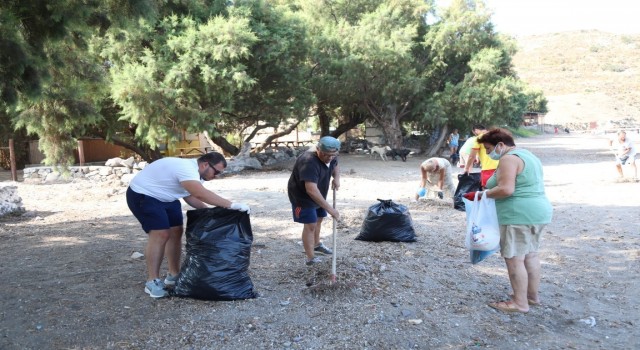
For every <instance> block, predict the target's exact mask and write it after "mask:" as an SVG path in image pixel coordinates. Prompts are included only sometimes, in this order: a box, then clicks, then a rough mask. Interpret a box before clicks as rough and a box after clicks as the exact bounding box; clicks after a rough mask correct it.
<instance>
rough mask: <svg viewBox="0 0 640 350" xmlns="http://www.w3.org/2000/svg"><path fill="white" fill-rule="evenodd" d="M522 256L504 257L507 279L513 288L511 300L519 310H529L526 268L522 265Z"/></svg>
mask: <svg viewBox="0 0 640 350" xmlns="http://www.w3.org/2000/svg"><path fill="white" fill-rule="evenodd" d="M524 259H525V257H524V256H514V257H513V258H505V259H504V261H505V262H506V264H507V272H508V273H509V281H511V288H512V289H513V299H512V302H513V303H514V304H515V306H516V307H517V308H518V309H519V310H521V311H529V302H528V301H527V284H528V281H527V280H528V276H527V269H526V268H525V266H524Z"/></svg>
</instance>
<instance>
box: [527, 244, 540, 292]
mask: <svg viewBox="0 0 640 350" xmlns="http://www.w3.org/2000/svg"><path fill="white" fill-rule="evenodd" d="M524 267H525V269H526V270H527V277H528V284H527V299H529V300H531V301H534V302H536V303H540V296H539V295H538V289H539V288H540V257H539V256H538V253H536V252H533V253H529V254H527V255H525V257H524Z"/></svg>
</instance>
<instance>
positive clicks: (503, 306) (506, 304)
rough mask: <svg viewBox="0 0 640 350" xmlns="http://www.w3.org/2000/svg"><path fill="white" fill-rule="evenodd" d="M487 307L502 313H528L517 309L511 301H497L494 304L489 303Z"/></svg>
mask: <svg viewBox="0 0 640 350" xmlns="http://www.w3.org/2000/svg"><path fill="white" fill-rule="evenodd" d="M487 305H489V306H490V307H492V308H494V309H496V310H499V311H502V312H520V313H523V314H526V313H527V312H529V311H522V310H520V309H518V307H517V306H516V304H515V303H514V302H512V301H498V302H495V303H489V304H487Z"/></svg>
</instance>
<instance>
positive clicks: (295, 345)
mask: <svg viewBox="0 0 640 350" xmlns="http://www.w3.org/2000/svg"><path fill="white" fill-rule="evenodd" d="M516 141H517V144H518V145H519V146H521V147H525V148H527V149H530V150H531V151H533V152H534V153H535V154H537V155H538V156H539V157H540V158H541V160H542V161H543V164H544V166H545V184H546V188H547V193H548V195H549V197H550V199H551V201H552V203H553V206H554V220H553V223H551V224H550V225H548V227H547V229H546V230H545V234H544V239H543V243H542V249H541V256H542V264H543V277H542V285H541V299H542V306H538V307H532V308H531V310H530V312H529V313H528V314H504V313H500V312H497V311H495V310H493V309H491V308H489V307H488V306H487V303H488V302H491V301H495V300H499V299H504V298H507V297H508V295H509V294H510V286H509V281H508V277H507V273H506V268H505V265H504V261H503V260H502V259H501V258H500V257H499V255H494V256H491V257H489V258H488V259H487V260H485V261H483V262H482V263H480V264H477V265H472V264H470V263H469V258H468V252H467V251H466V250H465V247H464V231H465V214H464V213H463V212H459V211H456V210H454V209H452V205H451V201H450V200H439V199H427V200H421V201H420V202H417V203H416V202H411V201H410V198H411V197H412V196H413V192H414V191H415V189H416V187H417V185H418V181H419V173H418V166H419V164H420V162H421V161H422V160H423V159H422V157H410V158H408V159H407V162H401V161H391V160H390V161H387V162H383V161H381V160H372V159H370V158H369V157H368V156H366V155H341V156H340V162H341V167H342V173H343V175H342V188H341V189H340V190H339V191H338V200H337V202H338V205H337V206H338V208H339V210H340V211H341V215H342V216H343V221H342V222H341V223H340V224H339V225H338V227H337V231H338V236H337V239H338V244H337V261H338V267H337V272H338V284H337V285H334V286H328V285H327V282H328V280H329V275H330V271H331V262H330V259H328V258H325V261H324V262H323V263H321V264H318V265H316V266H313V267H311V268H309V267H307V266H305V265H304V263H303V260H304V255H303V253H302V246H301V242H300V232H301V230H302V228H301V226H300V225H299V224H295V223H293V222H292V221H291V213H290V205H289V203H288V200H287V196H286V182H287V179H288V177H289V171H288V170H287V169H283V170H270V171H261V172H245V173H242V174H239V175H234V176H227V177H226V178H223V179H220V180H215V181H212V182H210V183H208V184H207V186H208V187H209V188H211V189H213V190H214V191H216V192H218V193H219V194H221V195H222V196H225V197H227V198H231V199H234V200H237V201H244V202H247V203H249V204H250V205H251V208H252V212H251V222H252V229H253V234H254V244H253V247H252V251H251V254H252V255H251V266H250V274H251V278H252V281H253V283H254V285H255V289H256V291H257V292H258V293H259V294H260V297H258V298H256V299H251V300H244V301H233V302H214V301H200V300H194V299H185V298H165V299H160V300H154V299H152V298H149V297H148V296H147V295H146V294H145V293H144V292H143V286H144V280H145V276H146V274H145V265H144V261H143V260H140V259H133V258H132V257H131V256H132V253H134V252H143V251H144V245H145V243H146V235H145V234H144V232H143V231H142V230H141V229H140V227H139V224H138V223H137V221H136V220H135V219H134V218H133V216H132V215H131V214H130V213H129V211H128V209H127V206H126V203H125V199H124V191H125V189H124V188H122V187H117V186H115V185H110V184H100V185H96V184H92V183H89V182H84V181H83V182H78V183H66V184H54V185H34V184H25V183H22V182H19V183H17V185H18V191H19V195H20V196H21V197H22V199H23V203H24V206H25V208H26V209H27V212H26V213H25V214H24V215H22V216H20V217H5V218H2V219H0V238H1V239H2V241H3V244H2V245H1V246H0V257H1V258H0V278H1V279H2V281H3V282H4V283H3V289H2V290H3V293H1V294H0V348H1V349H158V348H161V347H164V348H169V349H288V348H291V349H468V348H492V349H567V348H569V349H632V348H640V340H639V339H640V331H639V329H640V328H639V327H638V325H639V323H640V319H639V317H638V315H640V302H639V301H638V292H637V288H638V286H639V285H640V281H639V276H640V275H639V273H638V272H639V270H640V219H639V215H638V213H639V210H638V208H639V206H640V200H639V199H638V198H640V183H637V182H633V181H631V180H622V181H620V180H617V179H616V177H617V173H616V171H615V168H614V166H613V159H612V156H611V155H610V152H609V151H608V149H607V144H608V143H607V141H606V139H604V138H602V137H599V136H592V135H580V134H569V135H566V134H565V135H558V136H553V135H545V136H539V137H534V138H528V139H521V140H516ZM625 170H626V171H627V172H629V170H630V169H625ZM377 198H382V199H393V200H394V201H395V202H397V203H400V204H404V205H407V207H408V208H409V211H410V213H411V216H412V219H413V226H414V228H415V231H416V233H417V236H418V241H417V242H415V243H390V242H384V243H372V242H363V241H358V240H354V238H355V237H356V236H357V235H358V233H359V232H360V227H361V225H362V221H363V218H364V216H365V214H366V211H367V208H368V207H369V206H370V205H372V204H375V203H376V202H377V201H376V199H377ZM186 209H187V208H186V207H185V210H186ZM331 232H332V227H331V221H330V220H326V222H325V225H324V227H323V234H322V235H323V238H324V240H325V242H326V243H327V244H328V245H330V244H331ZM165 271H166V270H165ZM309 284H311V285H312V287H311V288H310V287H308V285H309Z"/></svg>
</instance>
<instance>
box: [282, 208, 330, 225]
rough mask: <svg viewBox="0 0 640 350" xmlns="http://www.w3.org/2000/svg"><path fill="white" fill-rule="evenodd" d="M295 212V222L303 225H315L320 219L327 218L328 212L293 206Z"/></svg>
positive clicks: (320, 209)
mask: <svg viewBox="0 0 640 350" xmlns="http://www.w3.org/2000/svg"><path fill="white" fill-rule="evenodd" d="M291 210H292V211H293V221H295V222H299V223H301V224H314V223H316V222H318V218H324V217H326V216H327V211H326V210H324V209H322V208H303V207H297V206H295V205H293V204H292V205H291Z"/></svg>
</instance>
